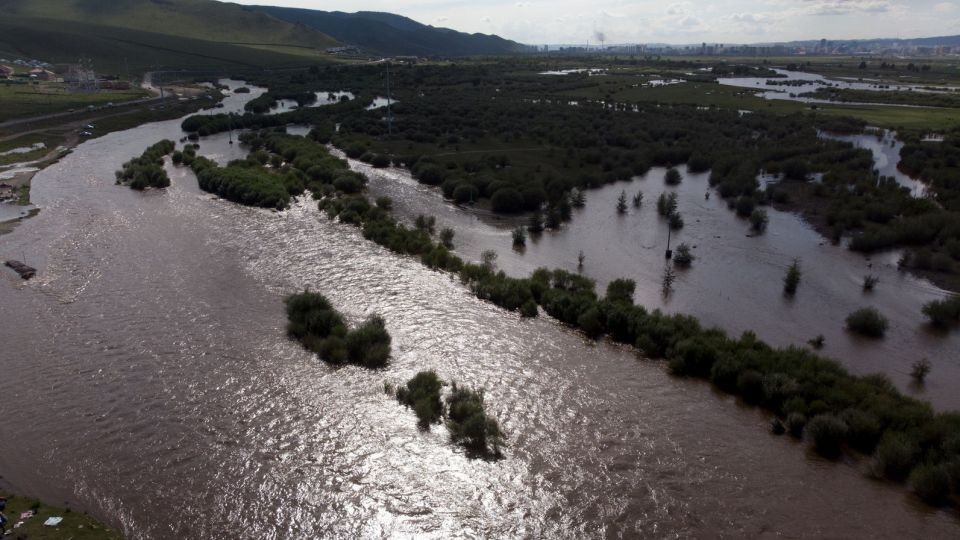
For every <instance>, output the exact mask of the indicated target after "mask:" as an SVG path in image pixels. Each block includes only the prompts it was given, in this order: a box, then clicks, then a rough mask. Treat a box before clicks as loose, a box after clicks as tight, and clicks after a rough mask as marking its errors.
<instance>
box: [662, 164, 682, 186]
mask: <svg viewBox="0 0 960 540" xmlns="http://www.w3.org/2000/svg"><path fill="white" fill-rule="evenodd" d="M681 180H683V177H682V176H680V171H678V170H676V169H674V168H673V167H671V168H669V169H668V170H667V174H666V176H664V177H663V181H664V182H666V184H667V185H668V186H676V185H679V184H680V181H681Z"/></svg>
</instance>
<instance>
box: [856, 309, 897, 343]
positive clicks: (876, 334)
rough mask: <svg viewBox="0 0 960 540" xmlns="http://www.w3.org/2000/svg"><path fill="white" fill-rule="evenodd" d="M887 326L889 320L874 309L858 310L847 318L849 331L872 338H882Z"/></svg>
mask: <svg viewBox="0 0 960 540" xmlns="http://www.w3.org/2000/svg"><path fill="white" fill-rule="evenodd" d="M887 325H888V323H887V318H886V317H884V316H883V315H881V314H880V312H879V311H877V310H876V309H873V308H863V309H858V310H857V311H854V312H853V313H851V314H850V315H849V316H848V317H847V329H848V330H850V331H851V332H854V333H856V334H860V335H861V336H866V337H870V338H882V337H883V335H884V334H885V333H886V332H887Z"/></svg>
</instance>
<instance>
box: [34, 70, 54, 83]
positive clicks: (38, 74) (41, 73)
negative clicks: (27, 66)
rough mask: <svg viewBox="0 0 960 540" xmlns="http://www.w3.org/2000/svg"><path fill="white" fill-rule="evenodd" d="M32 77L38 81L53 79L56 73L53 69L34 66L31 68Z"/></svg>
mask: <svg viewBox="0 0 960 540" xmlns="http://www.w3.org/2000/svg"><path fill="white" fill-rule="evenodd" d="M30 78H31V79H36V80H38V81H52V80H53V79H55V78H56V75H54V73H53V72H52V71H47V70H46V69H43V68H33V69H31V70H30Z"/></svg>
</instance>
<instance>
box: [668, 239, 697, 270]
mask: <svg viewBox="0 0 960 540" xmlns="http://www.w3.org/2000/svg"><path fill="white" fill-rule="evenodd" d="M694 259H696V257H694V256H693V252H692V251H691V250H690V246H689V245H687V244H686V243H681V244H680V245H679V246H677V252H676V253H674V255H673V264H675V265H677V266H679V267H680V268H690V265H692V264H693V261H694Z"/></svg>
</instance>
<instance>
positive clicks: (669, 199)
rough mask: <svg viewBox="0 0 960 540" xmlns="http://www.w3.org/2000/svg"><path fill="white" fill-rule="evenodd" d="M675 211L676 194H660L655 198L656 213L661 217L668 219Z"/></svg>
mask: <svg viewBox="0 0 960 540" xmlns="http://www.w3.org/2000/svg"><path fill="white" fill-rule="evenodd" d="M676 211H677V194H676V193H669V194H667V193H661V194H660V197H659V198H657V213H658V214H660V215H661V216H663V217H670V216H672V215H673V214H674V213H675V212H676Z"/></svg>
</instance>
